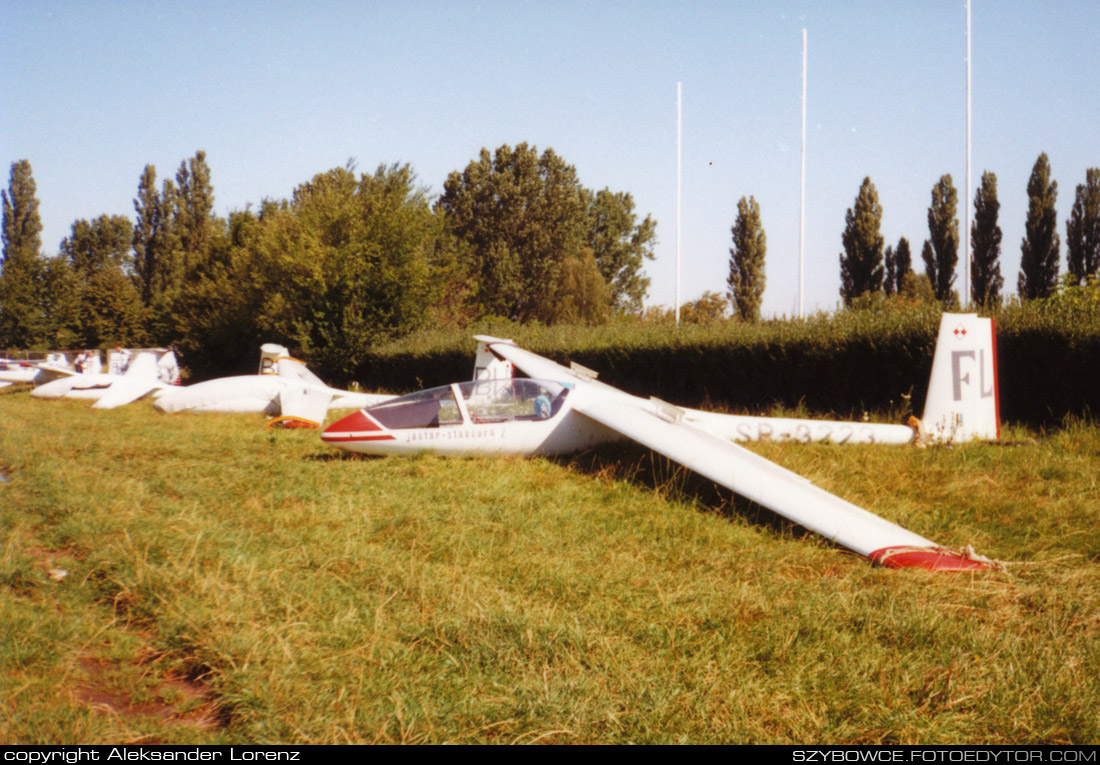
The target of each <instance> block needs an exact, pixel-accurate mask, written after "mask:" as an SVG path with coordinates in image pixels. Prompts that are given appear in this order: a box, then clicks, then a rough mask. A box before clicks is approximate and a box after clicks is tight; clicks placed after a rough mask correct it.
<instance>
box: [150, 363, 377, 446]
mask: <svg viewBox="0 0 1100 765" xmlns="http://www.w3.org/2000/svg"><path fill="white" fill-rule="evenodd" d="M391 398H394V396H382V395H373V394H368V393H352V392H350V391H345V390H338V389H336V388H330V387H329V386H327V385H325V384H324V383H323V382H322V381H321V379H320V378H318V377H317V375H315V374H313V373H312V372H310V371H309V369H308V368H307V367H306V365H305V364H303V363H302V362H301V361H298V360H297V359H295V358H292V357H291V356H290V355H289V352H288V351H287V349H286V348H284V347H283V346H281V345H276V344H274V343H267V344H265V345H263V346H262V347H261V348H260V372H259V374H256V375H243V376H239V377H221V378H218V379H216V380H207V381H206V382H201V383H196V384H195V385H188V386H186V387H183V388H175V389H172V390H165V391H162V392H160V393H159V394H157V396H156V401H155V402H154V403H153V406H154V407H155V408H156V409H157V410H158V411H161V412H166V413H169V412H262V413H264V414H267V415H269V416H271V417H274V418H275V419H274V420H273V421H272V423H269V424H280V425H284V426H286V427H314V428H316V427H320V423H321V421H323V420H324V418H325V413H326V412H327V411H328V410H329V409H361V408H363V407H369V406H372V405H374V404H378V403H381V402H383V401H388V400H389V399H391Z"/></svg>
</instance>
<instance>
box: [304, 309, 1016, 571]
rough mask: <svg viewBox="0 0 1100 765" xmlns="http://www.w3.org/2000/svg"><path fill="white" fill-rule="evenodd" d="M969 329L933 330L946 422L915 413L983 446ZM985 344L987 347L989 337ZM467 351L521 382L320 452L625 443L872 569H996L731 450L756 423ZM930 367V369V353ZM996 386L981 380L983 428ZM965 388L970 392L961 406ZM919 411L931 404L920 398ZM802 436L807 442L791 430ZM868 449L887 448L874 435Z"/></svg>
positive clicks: (549, 448) (391, 413)
mask: <svg viewBox="0 0 1100 765" xmlns="http://www.w3.org/2000/svg"><path fill="white" fill-rule="evenodd" d="M974 320H977V321H979V322H980V321H986V320H978V319H977V317H970V316H961V315H950V314H949V315H946V316H945V317H944V319H943V323H941V330H940V337H941V342H942V338H943V336H944V332H945V327H947V329H946V331H947V332H948V333H950V335H951V337H952V339H953V340H954V341H955V342H956V343H957V345H956V346H954V347H949V348H948V349H947V352H946V353H947V355H946V356H945V358H947V362H946V363H947V365H948V366H947V367H946V368H948V369H949V370H950V371H949V374H947V375H946V376H944V377H943V379H944V380H946V381H947V382H948V384H949V385H950V386H951V391H950V395H949V399H950V402H949V403H950V405H951V406H953V410H952V411H949V412H944V413H943V418H944V419H943V421H942V422H941V421H940V420H939V419H937V418H939V417H940V413H939V411H938V410H936V409H935V405H933V409H932V410H931V411H930V410H929V409H928V408H926V411H925V416H926V419H929V417H931V418H932V419H931V420H930V426H926V427H925V429H926V431H928V432H929V433H932V432H934V433H936V434H938V435H937V437H939V438H951V439H957V438H961V437H964V436H966V437H971V436H974V437H984V436H985V435H987V433H988V427H989V423H988V422H986V419H987V418H986V417H985V409H984V407H985V405H986V404H987V403H988V402H987V401H986V397H985V396H984V393H985V390H986V389H984V388H982V387H981V385H982V380H983V378H984V376H985V374H986V372H987V371H988V369H987V367H984V366H982V367H978V366H968V365H969V364H971V363H973V364H982V363H985V362H988V363H989V364H994V365H995V361H994V359H993V358H992V354H990V356H989V357H988V358H985V357H984V355H983V354H981V353H979V351H980V350H984V347H974V346H973V343H974V342H975V340H976V338H977V337H978V335H980V333H975V332H973V331H972V330H969V329H966V328H967V327H980V326H981V325H975V324H973V323H972V322H973V321H974ZM952 322H955V323H957V326H956V327H955V328H954V329H953V328H952V327H951V326H949V324H950V323H952ZM956 329H957V330H958V331H955V330H956ZM964 329H966V331H965V332H964V331H963V330H964ZM985 338H986V340H988V341H990V342H991V341H992V327H991V325H990V332H989V333H988V334H986V335H985ZM477 339H478V340H479V342H480V343H481V345H482V346H483V347H482V348H479V351H481V350H484V351H488V352H489V353H490V354H492V356H493V357H495V359H497V360H499V361H501V362H505V363H508V364H510V365H513V366H514V368H515V369H518V370H520V371H521V372H523V373H524V374H527V375H529V376H530V377H529V378H524V379H487V380H480V381H479V380H474V381H473V382H466V383H455V384H452V385H449V386H444V387H440V388H433V389H431V390H426V391H421V392H419V393H413V394H410V395H408V396H402V397H400V398H396V399H393V400H391V401H387V402H384V403H381V404H377V405H375V406H371V407H368V408H366V409H363V410H361V411H357V412H355V413H353V414H351V415H349V416H347V417H344V418H343V419H341V420H339V421H337V422H335V423H333V424H332V425H330V426H329V427H328V428H326V429H325V430H324V432H323V433H322V434H321V438H322V440H324V441H325V443H328V444H330V445H332V446H335V447H338V448H341V449H346V450H348V451H353V452H360V453H364V454H375V455H388V454H411V453H416V452H420V451H433V452H437V453H440V454H448V455H461V454H515V455H535V454H544V455H556V454H567V453H571V452H575V451H580V450H583V449H587V448H590V447H592V446H595V445H596V444H599V443H603V442H608V441H616V440H622V439H629V440H633V441H636V442H638V443H640V444H642V445H644V446H647V447H649V448H650V449H653V450H654V451H656V452H658V453H660V454H663V455H664V456H666V457H668V458H669V459H671V460H673V461H675V462H679V463H680V464H682V465H684V466H685V467H688V468H690V469H691V470H693V471H695V472H697V473H699V474H700V475H702V476H704V477H706V478H709V479H710V480H712V481H714V482H715V483H717V484H719V485H721V486H724V487H726V488H728V489H730V490H731V491H733V492H735V493H737V494H740V495H742V496H744V497H746V498H747V499H750V500H752V501H754V502H756V503H758V504H760V505H762V506H763V507H766V508H768V509H770V510H772V511H774V512H776V513H778V514H779V515H781V516H783V517H785V518H787V519H789V520H791V521H794V522H795V523H798V524H800V525H802V526H805V527H806V528H808V529H810V530H812V531H815V532H817V533H818V534H821V535H822V536H824V537H826V538H828V539H830V540H832V541H834V542H836V543H838V544H840V545H842V546H844V547H847V548H848V549H850V550H853V551H855V552H857V553H859V554H861V555H864V556H866V557H867V558H869V559H870V560H872V561H874V562H877V563H881V564H883V565H886V566H890V567H895V568H901V567H917V568H926V569H933V570H950V571H960V570H981V569H986V568H990V567H993V566H994V565H995V564H994V563H993V562H991V561H988V560H986V559H985V558H982V557H981V556H978V555H975V554H974V553H973V552H972V551H970V550H969V549H965V550H954V549H948V548H944V547H941V546H939V545H937V544H935V543H934V542H932V541H931V540H929V539H926V538H924V537H922V536H919V535H917V534H915V533H913V532H911V531H908V530H907V529H904V528H902V527H901V526H899V525H897V524H895V523H892V522H890V521H887V520H886V519H884V518H881V517H879V516H877V515H874V514H873V513H870V512H868V511H867V510H864V509H862V508H860V507H858V506H856V505H854V504H852V503H850V502H847V501H846V500H843V499H841V498H839V497H837V496H834V495H832V494H830V493H828V492H826V491H824V490H823V489H821V488H819V487H817V486H815V485H814V484H812V483H811V482H810V481H808V480H806V479H805V478H803V477H801V476H799V475H797V474H796V473H793V472H791V471H789V470H786V469H785V468H782V467H780V466H779V465H776V464H775V463H773V462H770V461H768V460H766V459H764V458H763V457H760V456H759V455H756V454H754V453H752V452H750V451H748V450H746V449H744V448H743V447H740V446H738V445H736V444H734V443H732V442H731V440H730V439H731V438H734V437H736V436H737V435H741V436H742V437H743V438H744V439H746V440H748V439H749V436H751V435H752V434H753V433H755V434H757V437H759V434H760V432H761V431H760V428H759V425H760V423H759V422H758V421H759V420H761V419H767V418H748V419H746V418H739V417H736V416H733V415H710V414H708V413H704V412H695V411H692V410H686V409H681V408H679V407H676V406H673V405H672V404H667V403H665V402H662V401H659V400H656V399H649V400H646V399H642V398H639V397H637V396H632V395H630V394H627V393H624V392H623V391H620V390H617V389H616V388H612V387H611V386H609V385H606V384H604V383H601V382H598V381H597V380H596V379H595V375H594V373H592V372H590V371H589V370H585V369H583V368H581V367H577V366H576V365H574V366H573V368H571V369H567V368H565V367H563V366H561V365H559V364H557V363H555V362H553V361H550V360H548V359H545V358H543V357H541V356H538V355H536V354H534V353H531V352H530V351H526V350H524V349H522V348H519V347H518V346H516V345H514V344H512V343H511V342H510V341H506V340H499V339H496V338H489V337H479V338H477ZM978 342H979V344H981V343H984V342H985V341H978ZM936 358H937V361H938V360H939V359H940V352H939V351H937V356H936ZM942 369H944V367H943V365H940V364H937V363H934V365H933V384H937V370H942ZM995 379H996V378H995V375H992V380H993V399H994V403H993V412H994V415H993V416H994V419H995V417H996V405H995V398H996V390H995ZM971 387H975V388H977V391H978V392H977V394H976V396H975V397H972V398H968V396H967V395H966V394H967V393H969V392H970V391H969V388H971ZM929 399H930V401H932V396H931V393H930V395H929ZM975 401H977V402H978V405H977V406H976V408H975V407H974V406H973V404H974V402H975ZM951 406H949V408H951ZM972 409H973V411H972ZM789 422H790V423H794V424H788V423H784V422H783V421H780V422H779V423H778V424H777V423H776V422H772V423H771V424H770V425H768V427H770V428H771V432H773V433H790V435H789V436H787V437H790V438H794V439H798V440H814V436H815V435H817V432H816V431H814V430H813V426H814V425H820V424H821V423H820V422H819V421H813V420H795V421H789ZM746 423H748V424H753V423H755V426H756V430H755V431H753V430H751V428H747V427H742V426H744V425H746ZM803 425H805V426H806V427H808V428H809V430H806V431H803V430H801V429H800V428H802V426H803ZM826 425H829V423H826ZM831 425H833V426H838V425H839V427H840V430H834V431H832V432H833V433H843V432H845V431H844V430H843V428H845V427H847V426H849V425H851V426H854V425H857V423H840V424H837V423H832V424H831ZM858 425H860V426H863V425H864V423H858ZM875 427H885V428H891V430H890V431H877V430H876V431H875V432H876V433H886V432H889V433H890V434H895V435H896V439H897V440H896V441H895V442H907V441H912V440H913V439H914V431H913V429H911V428H908V427H905V426H898V427H899V428H900V430H895V429H894V427H895V426H875ZM994 430H995V424H994ZM821 432H822V433H823V432H824V431H821ZM853 435H855V434H854V433H853ZM803 436H805V439H803V438H802V437H803ZM826 437H828V436H826ZM926 437H932V436H931V435H927V436H926ZM834 440H836V439H835V437H834ZM876 440H878V441H880V442H882V441H889V440H890V439H889V438H886V437H884V436H882V435H879V437H878V438H877V439H876Z"/></svg>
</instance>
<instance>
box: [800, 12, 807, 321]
mask: <svg viewBox="0 0 1100 765" xmlns="http://www.w3.org/2000/svg"><path fill="white" fill-rule="evenodd" d="M800 187H801V188H800V191H799V198H798V318H800V319H801V318H802V317H803V316H804V315H805V314H804V312H803V305H802V282H803V270H804V268H805V263H806V30H805V28H803V30H802V174H801V179H800Z"/></svg>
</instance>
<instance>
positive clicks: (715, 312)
mask: <svg viewBox="0 0 1100 765" xmlns="http://www.w3.org/2000/svg"><path fill="white" fill-rule="evenodd" d="M729 305H730V304H729V300H727V299H726V297H725V295H723V294H722V293H720V292H713V291H710V290H708V291H707V292H704V293H703V294H702V295H700V296H699V298H698V299H696V300H689V301H688V302H686V303H684V304H683V305H681V306H680V321H681V322H683V323H684V324H710V323H712V322H716V321H722V320H723V319H725V318H726V312H727V311H728V310H729ZM670 313H671V312H670Z"/></svg>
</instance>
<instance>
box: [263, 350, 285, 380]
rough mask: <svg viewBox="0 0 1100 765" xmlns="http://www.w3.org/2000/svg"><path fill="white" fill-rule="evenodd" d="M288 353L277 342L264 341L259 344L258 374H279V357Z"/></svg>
mask: <svg viewBox="0 0 1100 765" xmlns="http://www.w3.org/2000/svg"><path fill="white" fill-rule="evenodd" d="M289 355H290V351H288V350H287V349H286V348H284V347H283V346H281V345H279V344H277V343H264V344H263V345H261V346H260V374H262V375H277V374H279V364H278V362H279V359H281V358H282V357H283V356H289Z"/></svg>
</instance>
